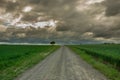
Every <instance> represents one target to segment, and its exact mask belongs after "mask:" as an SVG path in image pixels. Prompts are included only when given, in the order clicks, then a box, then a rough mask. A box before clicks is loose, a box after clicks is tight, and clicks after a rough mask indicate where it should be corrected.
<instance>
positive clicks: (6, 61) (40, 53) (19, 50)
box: [0, 45, 58, 80]
mask: <svg viewBox="0 0 120 80" xmlns="http://www.w3.org/2000/svg"><path fill="white" fill-rule="evenodd" d="M57 48H58V46H48V45H46V46H43V45H42V46H39V45H0V80H13V78H14V77H16V76H17V75H18V74H20V73H21V72H23V71H24V70H26V69H28V68H29V67H32V66H33V65H34V64H37V63H38V62H39V61H41V60H43V59H44V58H45V57H46V56H48V55H49V54H50V53H52V52H53V51H55V50H56V49H57Z"/></svg>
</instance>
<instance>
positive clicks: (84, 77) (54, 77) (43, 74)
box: [15, 46, 107, 80]
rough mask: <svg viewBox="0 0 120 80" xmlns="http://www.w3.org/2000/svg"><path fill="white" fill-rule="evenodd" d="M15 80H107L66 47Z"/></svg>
mask: <svg viewBox="0 0 120 80" xmlns="http://www.w3.org/2000/svg"><path fill="white" fill-rule="evenodd" d="M15 80H107V79H106V77H105V76H104V75H102V74H101V73H100V72H98V71H97V70H95V69H93V68H92V67H91V66H90V65H89V64H87V63H86V62H85V61H83V60H82V59H80V57H79V56H77V55H76V54H74V53H73V52H72V51H71V50H69V49H68V48H67V47H64V46H62V47H61V48H60V49H59V50H57V51H56V52H54V53H53V54H51V55H50V56H48V57H47V58H46V59H44V60H43V61H42V62H40V63H39V64H37V65H36V66H34V67H33V68H31V69H30V70H28V71H26V72H25V73H23V74H22V75H20V76H19V77H18V78H16V79H15Z"/></svg>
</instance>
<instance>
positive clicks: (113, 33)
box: [0, 0, 120, 42]
mask: <svg viewBox="0 0 120 80" xmlns="http://www.w3.org/2000/svg"><path fill="white" fill-rule="evenodd" d="M80 1H81V2H82V3H79V2H80ZM85 2H86V0H24V1H20V0H19V1H18V0H17V1H16V2H12V1H7V0H0V7H1V8H0V9H5V10H6V12H5V13H4V14H7V13H11V14H12V17H13V19H15V18H18V17H19V16H20V15H22V19H21V20H20V23H25V22H27V23H34V22H39V21H48V20H51V19H52V20H56V21H58V23H57V26H56V27H51V26H49V27H44V28H34V27H27V28H17V27H15V25H14V28H10V26H7V27H8V28H7V30H4V32H3V31H2V32H0V41H8V42H9V41H10V42H11V41H16V42H17V41H18V42H20V41H21V42H22V41H23V42H25V41H26V42H27V41H28V42H29V40H31V42H32V41H35V42H39V41H41V40H42V41H44V40H58V41H60V40H61V41H68V40H71V41H74V42H75V41H76V42H79V41H81V42H82V41H85V42H87V41H88V42H90V41H91V42H94V41H95V40H96V41H95V42H97V39H99V38H103V39H104V40H108V39H111V41H112V39H113V38H114V39H115V40H116V41H118V40H119V37H120V36H119V34H120V28H119V27H120V22H119V21H120V19H119V18H120V17H119V15H118V14H119V13H120V9H119V7H120V6H119V4H120V1H119V0H116V1H113V0H105V1H104V2H101V3H94V4H86V3H85ZM26 6H31V7H32V10H31V11H30V12H24V11H23V9H24V8H25V7H26ZM77 8H79V9H80V10H79V9H77ZM4 14H2V15H4ZM108 16H112V17H108ZM8 19H9V18H8ZM1 20H2V19H0V24H3V22H5V20H4V21H1ZM10 20H11V19H10ZM6 21H8V20H6ZM109 24H111V25H109ZM4 26H5V25H4ZM0 28H1V27H0ZM1 29H2V28H1Z"/></svg>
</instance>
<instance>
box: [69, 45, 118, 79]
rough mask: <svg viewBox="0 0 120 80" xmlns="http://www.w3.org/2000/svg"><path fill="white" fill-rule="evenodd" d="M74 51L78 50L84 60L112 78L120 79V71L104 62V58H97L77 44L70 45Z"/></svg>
mask: <svg viewBox="0 0 120 80" xmlns="http://www.w3.org/2000/svg"><path fill="white" fill-rule="evenodd" d="M69 47H70V48H71V49H72V50H73V51H74V52H76V53H77V54H78V55H79V56H80V57H81V58H82V59H83V60H85V61H86V62H88V63H89V64H91V65H92V66H93V67H94V68H96V69H97V70H99V71H100V72H101V73H103V74H104V75H105V76H106V77H108V78H109V79H110V80H120V72H119V71H118V70H117V69H115V68H113V67H112V66H111V65H110V64H104V63H103V60H101V59H97V60H96V59H95V57H93V56H91V55H89V54H87V53H86V52H85V51H83V50H80V49H78V48H76V47H75V46H69Z"/></svg>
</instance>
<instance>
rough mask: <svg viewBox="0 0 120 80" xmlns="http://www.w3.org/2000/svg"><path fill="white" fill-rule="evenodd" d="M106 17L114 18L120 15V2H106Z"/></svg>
mask: <svg viewBox="0 0 120 80" xmlns="http://www.w3.org/2000/svg"><path fill="white" fill-rule="evenodd" d="M104 4H105V6H106V16H114V15H117V14H119V13H120V0H106V1H105V2H104Z"/></svg>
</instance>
